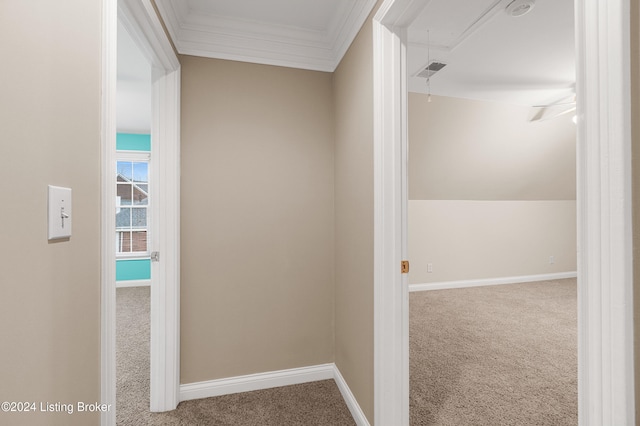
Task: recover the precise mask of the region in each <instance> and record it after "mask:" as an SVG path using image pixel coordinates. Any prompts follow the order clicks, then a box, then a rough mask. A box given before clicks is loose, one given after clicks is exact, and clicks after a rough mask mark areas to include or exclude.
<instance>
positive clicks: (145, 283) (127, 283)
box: [116, 280, 151, 288]
mask: <svg viewBox="0 0 640 426" xmlns="http://www.w3.org/2000/svg"><path fill="white" fill-rule="evenodd" d="M149 286H151V280H122V281H116V288H129V287H149Z"/></svg>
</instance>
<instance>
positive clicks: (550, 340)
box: [410, 279, 578, 426]
mask: <svg viewBox="0 0 640 426" xmlns="http://www.w3.org/2000/svg"><path fill="white" fill-rule="evenodd" d="M576 293H577V291H576V280H575V279H568V280H558V281H545V282H537V283H527V284H512V285H499V286H490V287H475V288H467V289H452V290H434V291H424V292H415V293H411V296H410V382H411V383H410V407H411V412H410V419H411V421H410V423H411V426H419V425H420V426H422V425H438V426H449V425H451V426H464V425H473V426H480V425H491V426H499V425H517V426H526V425H543V426H544V425H549V426H560V425H577V424H578V412H577V340H576V336H577V299H576V297H577V294H576Z"/></svg>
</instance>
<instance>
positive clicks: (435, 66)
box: [416, 61, 447, 78]
mask: <svg viewBox="0 0 640 426" xmlns="http://www.w3.org/2000/svg"><path fill="white" fill-rule="evenodd" d="M446 66H447V64H445V63H444V62H438V61H433V62H431V63H430V64H429V65H427V66H426V67H425V68H424V69H423V70H422V71H420V72H419V73H418V74H416V77H421V78H431V77H433V75H434V74H435V73H437V72H438V71H440V70H441V69H442V68H444V67H446Z"/></svg>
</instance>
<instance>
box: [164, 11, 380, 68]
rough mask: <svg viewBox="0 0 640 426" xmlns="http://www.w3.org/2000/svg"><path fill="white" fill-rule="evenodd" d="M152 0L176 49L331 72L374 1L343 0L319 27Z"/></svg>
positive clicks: (192, 53) (205, 55)
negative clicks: (194, 9) (239, 16)
mask: <svg viewBox="0 0 640 426" xmlns="http://www.w3.org/2000/svg"><path fill="white" fill-rule="evenodd" d="M156 3H157V5H158V10H160V13H161V15H162V16H163V18H164V20H165V23H166V25H167V30H168V31H169V33H170V34H171V38H172V40H173V41H174V43H175V46H176V49H177V50H178V51H179V52H180V53H181V54H186V55H194V56H202V57H207V58H218V59H226V60H232V61H243V62H252V63H258V64H267V65H276V66H284V67H293V68H301V69H308V70H315V71H325V72H333V71H334V70H335V69H336V67H337V66H338V64H339V63H340V61H341V60H342V57H343V56H344V54H345V52H346V51H347V49H348V48H349V46H350V45H351V43H352V42H353V40H354V39H355V37H356V35H357V34H358V31H360V28H361V27H362V25H363V23H364V21H365V20H366V19H367V17H368V16H369V13H371V10H372V9H373V7H374V6H375V3H376V1H375V0H354V1H353V2H344V3H343V4H342V5H341V9H343V10H336V11H335V15H334V18H333V19H332V21H331V22H330V25H329V27H328V28H324V29H310V28H300V27H293V26H288V25H278V24H271V23H267V22H256V21H247V20H243V19H234V18H230V17H227V16H220V15H214V14H211V13H208V14H205V15H202V14H199V15H197V14H195V13H191V11H190V9H189V5H188V4H187V3H186V2H183V1H179V2H176V1H171V0H157V2H156Z"/></svg>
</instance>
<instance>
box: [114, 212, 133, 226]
mask: <svg viewBox="0 0 640 426" xmlns="http://www.w3.org/2000/svg"><path fill="white" fill-rule="evenodd" d="M136 210H138V209H136ZM130 226H131V209H130V208H121V209H120V213H118V214H116V228H129V227H130Z"/></svg>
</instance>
